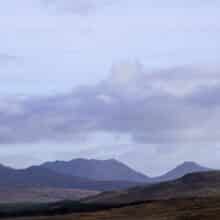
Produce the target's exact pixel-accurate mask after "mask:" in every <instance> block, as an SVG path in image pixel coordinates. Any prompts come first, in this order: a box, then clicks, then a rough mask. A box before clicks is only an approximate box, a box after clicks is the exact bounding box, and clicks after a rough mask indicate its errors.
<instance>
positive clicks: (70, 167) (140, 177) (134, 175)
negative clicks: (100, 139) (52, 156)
mask: <svg viewBox="0 0 220 220" xmlns="http://www.w3.org/2000/svg"><path fill="white" fill-rule="evenodd" d="M42 167H46V168H47V169H50V170H53V171H55V172H58V173H61V174H67V175H72V176H78V177H82V178H88V179H93V180H101V181H103V180H104V181H129V182H149V181H150V178H149V177H147V176H145V175H144V174H142V173H139V172H137V171H135V170H133V169H131V168H130V167H128V166H127V165H125V164H123V163H121V162H119V161H117V160H114V159H110V160H94V159H91V160H87V159H75V160H71V161H55V162H46V163H44V164H43V165H42Z"/></svg>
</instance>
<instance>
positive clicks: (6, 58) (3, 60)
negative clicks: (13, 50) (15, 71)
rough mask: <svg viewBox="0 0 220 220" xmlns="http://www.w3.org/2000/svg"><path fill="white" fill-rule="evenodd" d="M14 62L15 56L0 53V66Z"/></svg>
mask: <svg viewBox="0 0 220 220" xmlns="http://www.w3.org/2000/svg"><path fill="white" fill-rule="evenodd" d="M16 60H17V57H16V56H12V55H9V54H6V53H0V65H1V64H7V63H10V62H14V61H16Z"/></svg>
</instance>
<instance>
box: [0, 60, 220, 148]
mask: <svg viewBox="0 0 220 220" xmlns="http://www.w3.org/2000/svg"><path fill="white" fill-rule="evenodd" d="M122 65H125V66H126V67H125V68H121V66H120V68H119V70H120V74H121V75H120V76H119V78H117V77H115V76H114V77H113V76H111V77H110V78H109V79H108V80H106V81H103V82H101V83H99V84H98V85H96V86H85V87H78V88H77V89H75V90H73V91H72V92H71V93H69V94H62V95H54V96H50V97H38V98H36V97H35V98H31V97H29V98H20V99H19V98H17V99H16V98H14V99H2V100H0V143H1V144H7V143H28V142H39V141H47V140H49V141H61V142H64V141H71V140H75V139H78V138H81V137H88V136H89V135H91V134H93V133H95V132H106V133H110V134H119V135H120V134H125V135H128V136H130V137H131V138H132V140H133V141H135V142H138V143H155V144H156V143H157V144H163V143H166V144H167V143H173V142H174V143H175V142H194V141H195V142H196V141H201V140H203V141H216V140H218V139H219V137H220V136H219V134H218V132H217V130H218V129H219V125H218V123H217V121H218V119H219V117H220V113H219V107H220V102H219V101H218V100H219V98H220V84H216V85H212V84H209V81H207V80H206V83H207V86H204V85H197V84H195V86H194V87H193V89H191V90H190V91H187V92H185V93H184V94H181V95H179V92H178V91H176V92H175V90H173V91H172V92H167V89H166V87H160V88H154V87H153V86H152V85H151V84H153V83H152V82H155V80H152V77H151V74H145V73H141V74H139V73H138V72H135V68H134V67H132V68H131V69H132V71H130V68H129V67H131V64H128V65H126V64H122ZM137 70H138V71H139V70H140V67H139V66H138V68H137ZM123 71H124V73H123ZM193 71H195V70H193ZM116 72H117V71H116ZM141 72H142V71H141ZM180 72H181V71H180ZM113 74H114V75H115V74H116V75H117V73H115V72H114V73H113ZM161 74H162V72H161ZM176 74H179V72H178V71H176ZM187 74H188V75H190V74H191V70H190V69H188V70H187ZM203 74H204V73H202V74H199V72H198V76H199V77H201V76H202V75H203ZM189 77H190V76H189ZM189 77H188V78H189ZM134 79H137V80H134ZM198 79H200V80H201V78H198ZM118 80H119V82H118ZM146 85H147V86H146ZM169 85H170V87H172V83H171V84H169ZM174 86H175V85H174ZM181 89H182V88H179V90H181ZM183 89H184V88H183Z"/></svg>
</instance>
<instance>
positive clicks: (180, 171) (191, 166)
mask: <svg viewBox="0 0 220 220" xmlns="http://www.w3.org/2000/svg"><path fill="white" fill-rule="evenodd" d="M209 170H210V169H209V168H207V167H202V166H201V165H199V164H198V163H196V162H193V161H185V162H183V163H182V164H180V165H178V166H177V167H176V168H174V169H173V170H171V171H169V172H167V173H165V174H164V175H162V176H159V177H156V178H154V180H155V181H157V182H162V181H168V180H174V179H178V178H180V177H183V176H185V175H186V174H189V173H197V172H205V171H209Z"/></svg>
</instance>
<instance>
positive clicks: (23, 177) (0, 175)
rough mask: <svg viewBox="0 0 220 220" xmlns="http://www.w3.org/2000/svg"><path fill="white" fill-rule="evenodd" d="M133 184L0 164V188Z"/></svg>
mask: <svg viewBox="0 0 220 220" xmlns="http://www.w3.org/2000/svg"><path fill="white" fill-rule="evenodd" d="M134 185H138V183H134V182H128V181H127V182H126V181H115V182H113V181H94V180H89V179H86V178H81V177H74V176H70V175H65V174H60V173H57V172H55V171H52V170H49V169H47V168H44V167H39V166H33V167H30V168H27V169H23V170H15V169H12V168H8V167H5V166H2V165H1V166H0V188H16V187H23V188H24V187H25V188H28V187H35V188H37V187H52V188H70V189H85V190H96V191H109V190H119V189H125V188H129V187H132V186H134Z"/></svg>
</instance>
